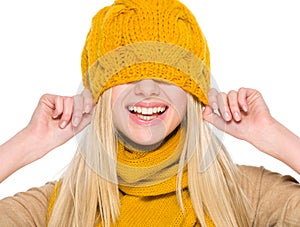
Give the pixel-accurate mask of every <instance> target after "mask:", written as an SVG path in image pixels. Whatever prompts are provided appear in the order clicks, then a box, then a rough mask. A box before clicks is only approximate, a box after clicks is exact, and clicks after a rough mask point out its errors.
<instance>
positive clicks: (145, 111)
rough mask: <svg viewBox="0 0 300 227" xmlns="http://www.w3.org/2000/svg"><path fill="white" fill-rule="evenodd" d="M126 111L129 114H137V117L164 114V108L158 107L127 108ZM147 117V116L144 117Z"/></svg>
mask: <svg viewBox="0 0 300 227" xmlns="http://www.w3.org/2000/svg"><path fill="white" fill-rule="evenodd" d="M128 110H129V111H130V112H134V113H138V114H139V116H142V115H152V114H156V113H158V114H160V113H163V112H165V110H166V107H165V106H158V107H149V108H148V107H139V106H128ZM144 117H148V116H144Z"/></svg>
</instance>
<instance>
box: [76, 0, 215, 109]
mask: <svg viewBox="0 0 300 227" xmlns="http://www.w3.org/2000/svg"><path fill="white" fill-rule="evenodd" d="M81 67H82V79H83V84H84V86H85V87H86V88H88V89H90V90H91V92H92V94H93V98H94V103H96V102H97V101H98V99H99V97H100V96H101V94H102V93H103V92H104V91H105V90H106V89H108V88H111V87H113V86H116V85H120V84H124V83H130V82H134V81H138V80H142V79H155V80H160V81H164V82H168V83H172V84H175V85H177V86H179V87H181V88H182V89H184V90H185V91H187V92H189V93H191V94H192V95H194V96H195V97H196V98H197V99H198V100H199V101H201V102H202V103H204V104H207V103H208V101H207V92H208V89H209V86H210V60H209V49H208V46H207V42H206V39H205V37H204V35H203V33H202V31H201V29H200V28H199V26H198V24H197V21H196V19H195V17H194V16H193V15H192V13H191V12H190V11H189V10H188V9H187V7H186V6H184V5H183V4H182V3H180V2H179V1H178V0H115V2H114V3H113V4H112V5H111V6H108V7H105V8H103V9H101V10H100V11H99V12H98V13H97V14H96V15H95V16H94V17H93V19H92V24H91V29H90V31H89V33H88V35H87V38H86V43H85V46H84V49H83V52H82V58H81Z"/></svg>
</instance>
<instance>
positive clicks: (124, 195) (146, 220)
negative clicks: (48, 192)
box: [48, 130, 214, 227]
mask: <svg viewBox="0 0 300 227" xmlns="http://www.w3.org/2000/svg"><path fill="white" fill-rule="evenodd" d="M181 136H182V132H181V130H179V131H178V132H177V133H176V134H174V135H173V136H172V137H171V138H170V139H169V140H168V141H167V142H165V143H164V145H163V146H161V147H159V148H158V149H156V150H154V151H151V152H140V151H133V150H132V149H131V150H129V149H127V148H126V147H125V146H123V145H122V144H120V145H119V151H118V176H119V181H120V184H119V189H120V202H121V206H120V217H119V218H118V222H117V223H116V225H117V226H121V227H122V226H124V227H128V226H149V227H150V226H164V227H165V226H200V225H199V223H198V222H197V218H196V215H195V213H194V210H193V206H192V202H191V199H190V196H189V192H188V179H187V171H186V169H185V170H184V172H183V178H182V187H181V188H182V200H183V205H184V212H182V210H181V208H180V205H179V202H178V199H177V196H176V182H177V171H178V160H179V157H180V153H181V152H180V150H181V149H180V148H181V147H179V146H181V142H180V141H181V139H180V138H181ZM178 148H179V149H178ZM58 187H59V186H58ZM58 187H56V190H54V192H53V194H52V198H51V200H50V204H49V210H48V213H50V212H51V210H52V208H53V204H54V201H55V198H56V195H57V193H58ZM205 220H206V224H207V226H208V227H214V224H213V222H212V221H211V220H210V218H209V217H208V216H206V217H205ZM100 226H101V223H99V225H98V227H100Z"/></svg>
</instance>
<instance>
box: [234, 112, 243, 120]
mask: <svg viewBox="0 0 300 227" xmlns="http://www.w3.org/2000/svg"><path fill="white" fill-rule="evenodd" d="M233 115H234V119H235V120H236V121H239V120H241V118H240V115H239V113H238V112H234V113H233Z"/></svg>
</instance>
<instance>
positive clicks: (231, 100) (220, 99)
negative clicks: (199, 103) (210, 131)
mask: <svg viewBox="0 0 300 227" xmlns="http://www.w3.org/2000/svg"><path fill="white" fill-rule="evenodd" d="M250 91H251V89H248V88H240V89H239V90H238V91H234V90H232V91H230V92H228V93H227V94H226V93H224V92H218V91H217V90H216V89H214V88H212V89H210V91H209V92H208V99H209V105H210V108H212V109H213V111H214V113H219V114H220V117H221V118H223V120H225V121H227V122H228V121H231V120H234V121H236V122H239V121H240V120H241V117H242V113H241V111H243V112H247V111H248V105H247V95H248V93H249V92H250ZM208 113H209V111H206V112H204V114H205V117H207V114H208ZM210 120H211V119H210ZM214 120H216V118H215V119H214Z"/></svg>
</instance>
